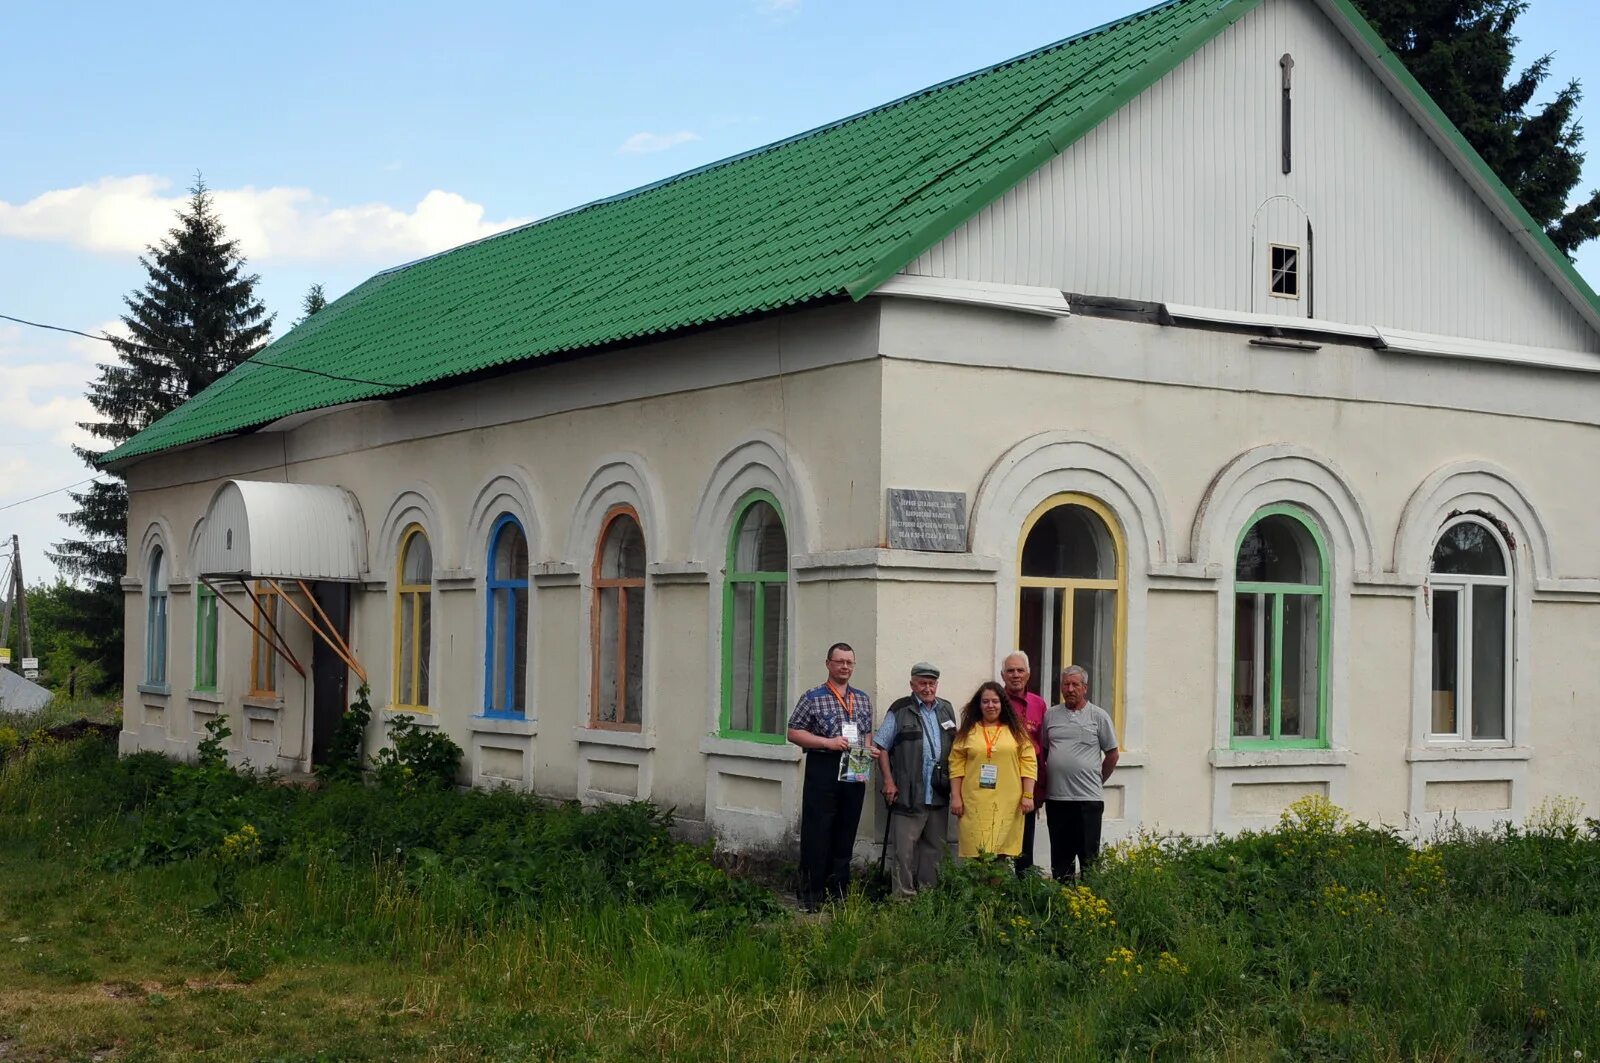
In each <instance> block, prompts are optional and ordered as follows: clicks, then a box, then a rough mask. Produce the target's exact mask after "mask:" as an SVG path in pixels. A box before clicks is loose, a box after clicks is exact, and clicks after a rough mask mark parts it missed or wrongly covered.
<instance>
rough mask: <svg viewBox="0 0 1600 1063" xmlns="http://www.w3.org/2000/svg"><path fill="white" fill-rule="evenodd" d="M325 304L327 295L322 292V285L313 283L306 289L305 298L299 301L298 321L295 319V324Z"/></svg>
mask: <svg viewBox="0 0 1600 1063" xmlns="http://www.w3.org/2000/svg"><path fill="white" fill-rule="evenodd" d="M327 305H328V297H327V296H325V295H323V294H322V285H320V284H313V285H312V286H311V287H310V288H309V289H308V290H307V291H306V297H305V299H304V300H302V301H301V303H300V321H296V322H295V324H296V325H298V324H300V322H301V321H304V320H305V319H306V318H308V317H310V316H311V315H312V314H315V313H316V312H317V311H318V310H321V309H322V308H323V307H325V306H327Z"/></svg>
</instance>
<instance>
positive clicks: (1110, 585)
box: [1017, 495, 1127, 734]
mask: <svg viewBox="0 0 1600 1063" xmlns="http://www.w3.org/2000/svg"><path fill="white" fill-rule="evenodd" d="M1125 554H1126V551H1125V550H1124V549H1123V540H1122V529H1121V527H1120V526H1119V525H1118V524H1117V520H1116V517H1115V516H1114V515H1113V514H1112V513H1111V511H1110V510H1109V509H1107V508H1106V507H1105V505H1104V504H1102V503H1101V502H1100V501H1099V500H1097V499H1093V498H1089V497H1088V496H1086V495H1058V496H1056V497H1055V498H1051V499H1049V500H1047V501H1046V502H1045V503H1044V504H1042V505H1040V506H1039V507H1038V508H1036V509H1035V510H1034V511H1033V513H1032V514H1031V515H1030V516H1029V517H1028V520H1027V522H1026V523H1025V524H1024V525H1023V528H1022V556H1021V559H1020V566H1021V571H1020V573H1019V578H1018V580H1017V583H1018V601H1017V646H1018V647H1019V648H1020V649H1022V650H1023V651H1024V652H1025V653H1027V655H1028V659H1029V661H1031V662H1032V664H1033V681H1032V682H1033V687H1034V689H1035V690H1037V691H1038V692H1039V693H1040V694H1041V695H1042V696H1043V697H1044V698H1045V699H1046V700H1048V701H1049V702H1050V703H1051V704H1054V703H1056V702H1058V701H1060V700H1061V685H1060V684H1061V669H1063V668H1065V667H1066V666H1067V665H1069V664H1076V665H1078V666H1080V667H1082V668H1086V669H1088V671H1089V682H1090V687H1089V697H1090V700H1092V701H1093V702H1094V703H1095V704H1097V705H1099V706H1101V707H1102V708H1104V709H1105V710H1106V711H1108V712H1110V713H1111V717H1112V719H1113V720H1114V721H1115V722H1116V725H1117V729H1118V733H1119V734H1120V733H1121V729H1122V719H1123V710H1122V661H1123V653H1124V650H1123V633H1124V632H1125V631H1126V630H1127V621H1126V608H1127V593H1126V589H1127V570H1126V564H1125V560H1124V558H1125Z"/></svg>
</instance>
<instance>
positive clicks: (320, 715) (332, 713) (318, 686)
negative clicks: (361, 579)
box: [311, 580, 350, 766]
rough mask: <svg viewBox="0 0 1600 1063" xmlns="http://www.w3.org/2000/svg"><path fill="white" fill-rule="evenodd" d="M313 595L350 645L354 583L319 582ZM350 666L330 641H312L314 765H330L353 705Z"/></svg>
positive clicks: (312, 760) (342, 637)
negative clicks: (336, 735) (344, 719)
mask: <svg viewBox="0 0 1600 1063" xmlns="http://www.w3.org/2000/svg"><path fill="white" fill-rule="evenodd" d="M311 595H312V597H313V598H315V599H316V602H317V605H319V606H321V607H322V611H323V613H325V614H326V615H327V617H328V621H329V622H330V623H331V624H332V625H333V629H334V630H335V631H337V632H338V633H339V638H340V639H342V640H343V641H344V643H345V645H347V646H348V645H349V644H350V584H348V583H335V582H333V581H332V580H317V581H316V582H315V583H313V584H312V585H311ZM349 675H350V670H349V666H348V665H346V664H345V662H344V659H343V658H341V657H340V656H339V655H338V654H337V653H335V652H334V651H333V649H332V648H331V647H330V646H329V645H328V643H327V640H326V639H320V638H314V639H312V650H311V763H312V764H313V765H315V766H321V765H324V764H326V763H328V754H329V752H330V750H331V749H332V747H333V733H334V731H335V730H336V729H337V728H338V726H339V718H340V717H341V716H343V715H344V710H345V707H346V706H347V705H348V704H349V698H350V690H349Z"/></svg>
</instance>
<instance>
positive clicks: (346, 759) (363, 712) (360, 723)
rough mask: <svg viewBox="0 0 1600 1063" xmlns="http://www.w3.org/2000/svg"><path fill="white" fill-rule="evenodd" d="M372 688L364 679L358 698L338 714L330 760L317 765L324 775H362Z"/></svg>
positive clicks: (319, 773)
mask: <svg viewBox="0 0 1600 1063" xmlns="http://www.w3.org/2000/svg"><path fill="white" fill-rule="evenodd" d="M371 694H372V688H371V687H370V686H368V685H367V684H366V683H362V684H361V685H360V686H359V687H357V688H356V699H355V700H354V701H352V702H351V703H350V707H349V708H348V709H346V710H345V711H344V712H343V713H341V714H340V716H339V723H338V726H336V727H335V728H334V731H333V740H332V741H331V742H330V743H329V749H328V762H327V763H326V764H324V765H323V766H322V767H320V768H318V769H317V774H318V775H319V776H320V777H322V778H324V779H342V780H345V781H350V780H353V779H359V778H361V775H362V770H363V767H364V766H365V764H366V745H367V725H368V724H369V723H371V722H372V701H371V700H370V698H371Z"/></svg>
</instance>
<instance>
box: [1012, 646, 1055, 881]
mask: <svg viewBox="0 0 1600 1063" xmlns="http://www.w3.org/2000/svg"><path fill="white" fill-rule="evenodd" d="M1032 677H1033V669H1032V667H1031V666H1030V665H1029V663H1028V655H1027V654H1026V653H1023V652H1022V651H1021V650H1013V651H1012V652H1010V653H1008V654H1006V659H1005V660H1003V661H1001V662H1000V680H1001V682H1002V683H1004V684H1005V688H1006V697H1008V698H1010V699H1011V707H1012V708H1013V709H1014V710H1015V711H1016V714H1017V719H1019V720H1021V721H1022V723H1023V726H1025V727H1026V728H1027V729H1028V737H1030V738H1032V739H1033V753H1034V756H1036V757H1038V758H1039V781H1038V782H1036V783H1034V784H1033V791H1034V793H1040V794H1042V793H1048V792H1049V791H1048V790H1047V789H1045V785H1046V782H1045V774H1044V772H1045V768H1044V738H1043V736H1042V735H1041V733H1040V732H1041V731H1042V730H1043V728H1044V714H1045V710H1046V709H1048V708H1049V706H1048V705H1046V704H1045V701H1044V698H1041V697H1040V696H1039V695H1037V694H1035V693H1034V692H1033V691H1031V690H1029V689H1028V680H1029V679H1031V678H1032ZM1038 814H1039V813H1038V810H1037V808H1035V810H1034V811H1032V812H1029V813H1028V814H1027V815H1025V816H1023V817H1022V852H1021V853H1020V854H1019V855H1018V856H1017V874H1018V875H1022V874H1026V873H1027V870H1028V868H1030V867H1032V866H1033V828H1034V817H1036V816H1037V815H1038Z"/></svg>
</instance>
